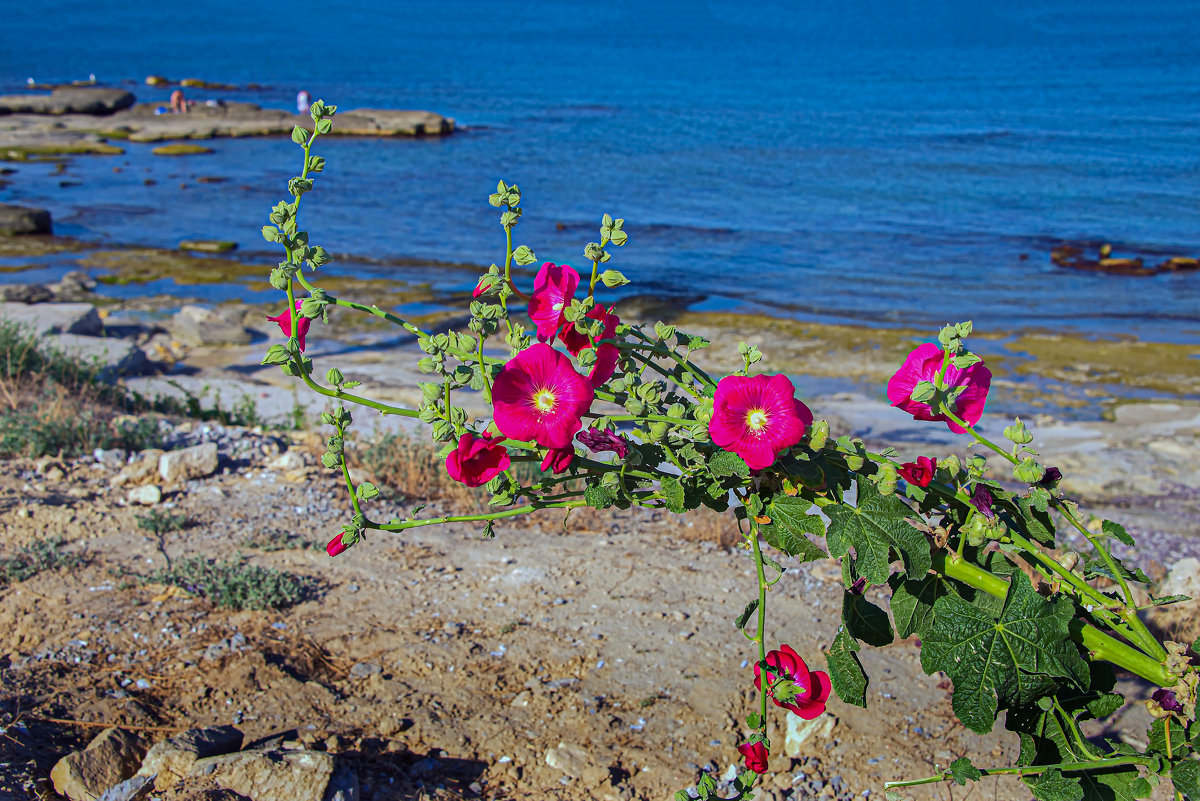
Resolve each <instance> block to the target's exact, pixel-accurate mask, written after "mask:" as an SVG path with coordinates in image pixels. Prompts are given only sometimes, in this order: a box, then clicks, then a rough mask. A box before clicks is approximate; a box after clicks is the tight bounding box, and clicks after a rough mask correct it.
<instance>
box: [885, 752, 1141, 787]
mask: <svg viewBox="0 0 1200 801" xmlns="http://www.w3.org/2000/svg"><path fill="white" fill-rule="evenodd" d="M1149 764H1150V759H1149V758H1148V757H1136V756H1129V757H1109V758H1108V759H1097V760H1096V761H1094V762H1063V763H1062V764H1058V765H1025V766H1023V767H1022V766H1013V767H1008V768H980V769H979V772H980V773H981V774H983V775H984V776H1036V775H1037V774H1039V773H1045V772H1046V771H1048V770H1054V769H1058V770H1061V771H1062V772H1063V773H1070V772H1071V771H1076V770H1103V769H1104V768H1115V767H1120V766H1121V765H1149ZM949 778H951V771H948V770H943V771H942V772H941V773H937V774H934V775H933V776H926V777H925V778H923V779H909V780H908V781H902V782H885V783H884V785H883V787H884V789H885V790H890V789H892V788H893V787H916V786H917V785H919V784H933V783H935V782H944V781H946V780H947V779H949Z"/></svg>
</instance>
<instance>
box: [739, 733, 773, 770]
mask: <svg viewBox="0 0 1200 801" xmlns="http://www.w3.org/2000/svg"><path fill="white" fill-rule="evenodd" d="M737 750H738V753H739V754H741V755H742V756H743V757H745V758H746V769H747V770H752V771H754V772H755V773H766V772H767V757H768V756H769V754H768V753H767V747H766V746H765V745H763V744H762V741H761V740H759V741H757V742H753V743H742V744H741V745H739V746H738V747H737Z"/></svg>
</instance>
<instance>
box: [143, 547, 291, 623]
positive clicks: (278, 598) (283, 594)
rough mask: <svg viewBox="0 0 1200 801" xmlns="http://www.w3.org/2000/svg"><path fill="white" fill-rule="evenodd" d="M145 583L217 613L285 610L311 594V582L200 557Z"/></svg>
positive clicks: (176, 564)
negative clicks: (178, 592)
mask: <svg viewBox="0 0 1200 801" xmlns="http://www.w3.org/2000/svg"><path fill="white" fill-rule="evenodd" d="M144 580H145V581H147V582H151V583H155V584H166V585H169V586H175V587H179V588H180V589H182V590H186V591H187V592H189V593H191V594H192V595H198V596H200V597H201V598H204V599H206V600H208V601H210V602H211V603H212V605H213V606H215V607H217V608H218V609H234V610H240V609H285V608H287V607H289V606H294V605H295V604H297V603H299V602H300V601H302V600H304V598H305V597H307V596H308V594H309V593H310V592H311V586H310V582H308V581H306V580H305V579H304V578H302V577H300V576H296V575H293V574H291V573H287V572H284V571H282V570H275V569H273V568H269V567H259V566H258V565H247V564H244V563H242V562H237V561H220V562H218V561H214V560H210V559H203V558H200V557H189V558H187V559H181V560H179V561H177V562H174V563H172V564H171V565H170V566H169V567H166V568H164V569H162V570H157V571H155V572H154V573H151V574H150V575H148V576H145V577H144Z"/></svg>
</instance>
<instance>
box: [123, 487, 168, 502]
mask: <svg viewBox="0 0 1200 801" xmlns="http://www.w3.org/2000/svg"><path fill="white" fill-rule="evenodd" d="M126 498H127V499H128V501H129V503H131V504H134V505H137V506H154V505H156V504H158V503H159V502H160V501H162V490H161V489H159V487H158V485H157V484H147V485H146V486H144V487H134V488H133V489H131V490H130V491H129V495H127V496H126Z"/></svg>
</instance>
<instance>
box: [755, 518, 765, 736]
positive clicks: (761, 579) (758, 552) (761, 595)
mask: <svg viewBox="0 0 1200 801" xmlns="http://www.w3.org/2000/svg"><path fill="white" fill-rule="evenodd" d="M750 547H751V548H752V549H753V551H754V570H755V572H756V573H757V575H758V621H757V627H756V630H755V636H754V639H755V641H756V642H758V661H759V663H763V662H766V661H767V642H766V628H767V576H766V571H765V569H764V567H763V556H762V547H761V546H760V545H759V544H758V521H757V520H755V519H754V518H751V519H750ZM762 678H763V681H762V689H761V690H760V691H759V694H758V696H759V697H758V714H759V719H760V722H761V724H762V731H763V733H764V734H765V733H766V731H767V687H768V685H769V678H768V677H767V676H766V675H764V676H763V677H762Z"/></svg>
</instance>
